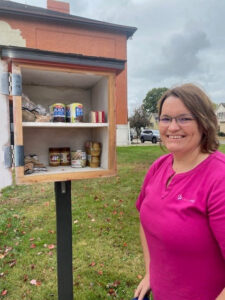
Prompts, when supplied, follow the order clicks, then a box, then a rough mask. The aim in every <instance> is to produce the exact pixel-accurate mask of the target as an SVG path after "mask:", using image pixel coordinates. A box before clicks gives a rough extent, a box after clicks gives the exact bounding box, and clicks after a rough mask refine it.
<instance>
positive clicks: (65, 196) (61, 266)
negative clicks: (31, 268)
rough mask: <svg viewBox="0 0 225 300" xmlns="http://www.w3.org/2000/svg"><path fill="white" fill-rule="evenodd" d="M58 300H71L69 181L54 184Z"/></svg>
mask: <svg viewBox="0 0 225 300" xmlns="http://www.w3.org/2000/svg"><path fill="white" fill-rule="evenodd" d="M55 200H56V226H57V269H58V300H73V265H72V257H73V254H72V213H71V181H62V182H55Z"/></svg>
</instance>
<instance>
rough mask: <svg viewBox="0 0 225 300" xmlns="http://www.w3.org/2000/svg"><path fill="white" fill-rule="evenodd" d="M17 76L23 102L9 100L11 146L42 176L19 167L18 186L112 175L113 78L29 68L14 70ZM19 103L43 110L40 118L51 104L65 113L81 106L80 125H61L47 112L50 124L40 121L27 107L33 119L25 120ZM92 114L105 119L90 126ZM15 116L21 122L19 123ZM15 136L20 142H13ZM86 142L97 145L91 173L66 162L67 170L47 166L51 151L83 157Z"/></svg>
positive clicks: (93, 74) (64, 123)
mask: <svg viewBox="0 0 225 300" xmlns="http://www.w3.org/2000/svg"><path fill="white" fill-rule="evenodd" d="M17 69H18V67H17ZM19 70H20V73H21V75H22V90H23V96H22V97H15V99H14V101H16V105H15V107H16V108H15V109H14V113H15V112H16V114H17V117H16V118H15V120H16V127H17V130H16V134H15V140H17V143H16V144H21V142H22V144H23V146H24V155H25V158H27V157H29V156H30V157H35V159H38V162H39V163H40V164H41V165H44V166H45V167H46V170H43V169H42V170H38V171H37V168H36V170H35V171H32V172H30V171H29V170H28V171H29V172H25V169H24V167H23V168H21V167H19V168H20V171H19V172H17V173H18V176H17V177H19V178H18V183H26V182H27V183H29V182H38V181H62V180H73V179H79V178H92V177H100V176H109V175H113V174H115V169H116V167H115V120H114V74H110V73H109V74H108V73H100V72H95V73H93V72H89V71H79V72H78V71H75V70H70V69H53V68H51V69H48V68H46V67H43V68H41V67H38V68H37V67H32V66H30V65H29V66H28V65H22V66H19ZM24 99H25V100H27V99H28V101H31V103H32V105H34V106H37V107H39V108H41V109H44V115H47V116H49V114H50V108H51V107H52V106H53V105H54V104H56V103H61V104H63V105H65V107H66V105H69V104H73V103H75V104H77V103H79V104H81V105H82V110H83V120H82V121H80V122H79V121H77V120H73V121H72V119H70V120H68V119H67V121H66V117H65V121H63V122H61V121H60V122H58V121H56V119H54V114H53V113H52V112H51V116H49V118H50V119H47V118H46V119H45V118H43V120H42V119H41V118H40V116H39V114H38V113H37V111H35V109H34V110H32V107H31V109H30V111H28V113H29V114H31V116H32V115H33V116H34V117H33V119H32V118H31V119H30V117H29V118H27V117H26V115H25V114H24V111H27V109H24ZM19 102H20V103H19ZM25 106H26V105H25ZM93 112H94V113H97V114H98V112H101V116H102V115H103V116H104V118H102V117H101V119H100V118H99V119H98V117H97V118H96V119H94V120H93V118H92V117H93ZM19 114H20V115H21V118H20V117H18V116H19ZM97 116H98V115H97ZM20 120H21V124H20ZM20 128H21V133H20ZM18 132H19V133H20V134H18ZM18 136H20V138H17V137H18ZM90 142H96V143H99V145H100V147H101V151H100V152H101V154H100V156H99V166H96V165H95V166H94V167H93V165H91V166H90V164H89V166H86V165H85V166H82V167H79V166H78V165H73V164H72V162H71V161H70V164H69V165H67V166H65V165H63V164H60V165H56V166H52V164H51V161H50V154H49V153H50V150H51V149H63V148H67V149H68V148H69V150H70V152H76V151H82V152H87V148H86V146H87V144H88V143H90ZM70 157H71V156H70ZM89 159H91V158H90V157H89ZM22 169H23V170H22Z"/></svg>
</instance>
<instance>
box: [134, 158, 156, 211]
mask: <svg viewBox="0 0 225 300" xmlns="http://www.w3.org/2000/svg"><path fill="white" fill-rule="evenodd" d="M154 173H155V163H154V164H153V165H152V166H151V167H150V168H149V170H148V172H147V174H146V176H145V179H144V182H143V184H142V187H141V191H140V194H139V196H138V198H137V201H136V208H137V210H138V211H140V208H141V204H142V202H143V200H144V198H145V188H146V186H147V185H148V183H149V180H151V177H152V176H153V175H154Z"/></svg>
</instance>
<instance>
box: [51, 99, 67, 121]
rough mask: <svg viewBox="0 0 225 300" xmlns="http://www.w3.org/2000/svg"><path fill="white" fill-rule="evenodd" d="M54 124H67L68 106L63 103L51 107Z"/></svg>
mask: <svg viewBox="0 0 225 300" xmlns="http://www.w3.org/2000/svg"><path fill="white" fill-rule="evenodd" d="M50 113H51V116H52V121H53V122H65V116H66V106H65V104H63V103H55V104H52V105H51V106H50Z"/></svg>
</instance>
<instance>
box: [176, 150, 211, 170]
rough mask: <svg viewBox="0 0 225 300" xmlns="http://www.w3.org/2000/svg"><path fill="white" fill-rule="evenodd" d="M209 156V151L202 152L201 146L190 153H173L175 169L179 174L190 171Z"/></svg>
mask: <svg viewBox="0 0 225 300" xmlns="http://www.w3.org/2000/svg"><path fill="white" fill-rule="evenodd" d="M208 156H209V153H202V152H201V151H200V149H199V148H197V149H196V150H194V151H192V152H190V153H179V154H178V153H173V170H174V171H175V172H176V173H177V174H178V173H184V172H187V171H190V170H192V169H194V168H195V167H196V166H197V165H199V164H200V163H201V162H202V161H203V160H205V159H206V158H207V157H208Z"/></svg>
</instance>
